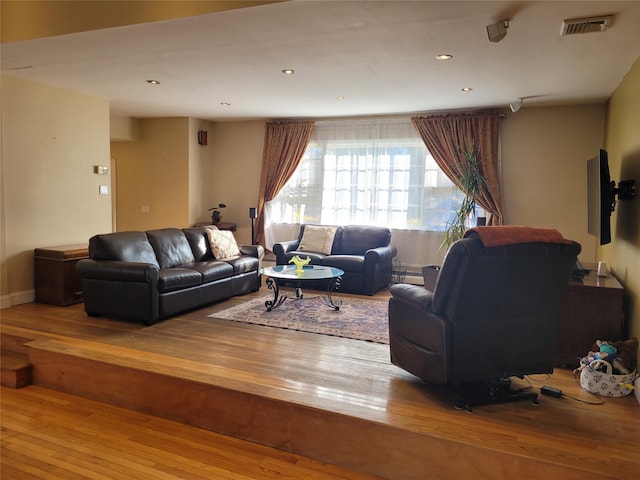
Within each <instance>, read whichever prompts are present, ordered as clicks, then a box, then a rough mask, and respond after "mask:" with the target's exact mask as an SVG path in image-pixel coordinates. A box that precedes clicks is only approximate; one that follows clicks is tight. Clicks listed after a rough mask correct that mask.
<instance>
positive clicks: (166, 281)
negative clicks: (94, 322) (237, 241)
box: [77, 227, 264, 325]
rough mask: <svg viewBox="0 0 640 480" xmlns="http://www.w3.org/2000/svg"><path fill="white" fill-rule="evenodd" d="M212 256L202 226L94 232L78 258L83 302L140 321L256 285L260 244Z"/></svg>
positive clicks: (96, 311)
mask: <svg viewBox="0 0 640 480" xmlns="http://www.w3.org/2000/svg"><path fill="white" fill-rule="evenodd" d="M239 248H240V253H241V254H240V255H238V256H234V257H230V258H214V256H213V253H212V251H211V247H210V244H209V240H208V237H207V233H206V228H204V227H203V228H186V229H182V230H181V229H177V228H165V229H159V230H149V231H146V232H141V231H129V232H116V233H107V234H103V235H95V236H94V237H92V238H91V239H90V240H89V257H90V259H85V260H81V261H80V262H78V266H77V271H78V274H79V275H80V277H81V279H82V291H83V296H84V308H85V311H86V312H87V314H88V315H90V316H99V315H104V316H110V317H119V318H126V319H130V320H137V321H141V322H143V323H144V324H146V325H151V324H153V323H156V322H157V321H158V320H160V319H163V318H166V317H169V316H171V315H175V314H177V313H179V312H182V311H185V310H190V309H194V308H197V307H201V306H203V305H207V304H210V303H213V302H216V301H219V300H222V299H225V298H228V297H231V296H234V295H240V294H243V293H248V292H253V291H257V290H258V289H259V288H260V260H261V259H262V257H263V256H264V249H263V248H262V247H261V246H260V245H250V246H247V245H243V246H240V247H239Z"/></svg>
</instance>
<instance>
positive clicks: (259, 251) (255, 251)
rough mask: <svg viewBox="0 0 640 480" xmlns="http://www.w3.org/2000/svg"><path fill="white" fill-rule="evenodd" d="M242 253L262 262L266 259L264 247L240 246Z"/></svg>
mask: <svg viewBox="0 0 640 480" xmlns="http://www.w3.org/2000/svg"><path fill="white" fill-rule="evenodd" d="M238 248H240V253H241V254H242V255H248V256H250V257H254V258H257V259H258V260H261V259H262V257H264V247H263V246H262V245H240V246H239V247H238Z"/></svg>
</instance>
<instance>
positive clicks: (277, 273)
mask: <svg viewBox="0 0 640 480" xmlns="http://www.w3.org/2000/svg"><path fill="white" fill-rule="evenodd" d="M260 273H262V274H263V275H264V276H266V277H267V279H266V281H265V283H266V284H267V287H268V288H269V290H273V301H271V300H267V301H266V302H264V306H265V307H267V311H268V312H270V311H271V310H273V309H274V308H278V307H279V306H280V305H282V304H283V302H284V301H285V300H286V299H287V298H289V297H287V296H286V295H281V294H280V288H279V286H278V280H282V281H287V282H293V283H295V289H296V297H295V298H296V299H302V298H303V293H302V285H303V284H304V283H305V282H309V281H311V280H329V285H328V286H327V294H326V295H322V296H321V297H320V298H321V299H322V301H323V302H324V303H325V304H326V305H327V306H329V307H331V308H333V309H334V310H340V306H341V305H342V300H339V301H336V300H334V299H333V297H332V295H331V294H332V293H333V292H334V291H336V290H337V289H338V288H339V287H340V283H341V282H342V275H344V271H342V270H340V269H339V268H334V267H324V266H321V265H305V266H304V267H302V271H301V272H299V271H298V267H296V266H295V265H276V266H274V267H265V268H263V269H262V270H261V271H260Z"/></svg>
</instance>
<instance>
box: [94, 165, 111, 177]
mask: <svg viewBox="0 0 640 480" xmlns="http://www.w3.org/2000/svg"><path fill="white" fill-rule="evenodd" d="M93 173H97V174H98V175H108V174H109V167H107V166H106V165H94V166H93Z"/></svg>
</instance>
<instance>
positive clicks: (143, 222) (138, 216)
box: [111, 117, 190, 231]
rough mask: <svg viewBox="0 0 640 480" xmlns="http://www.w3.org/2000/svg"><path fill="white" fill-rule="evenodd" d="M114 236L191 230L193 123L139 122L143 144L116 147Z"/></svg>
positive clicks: (113, 153)
mask: <svg viewBox="0 0 640 480" xmlns="http://www.w3.org/2000/svg"><path fill="white" fill-rule="evenodd" d="M111 157H112V159H113V160H114V161H115V164H116V175H117V177H116V219H117V224H116V230H118V231H125V230H150V229H154V228H165V227H187V226H189V223H190V222H189V220H190V219H189V119H188V118H186V117H180V118H153V119H144V120H142V121H141V122H140V140H139V141H137V142H112V143H111Z"/></svg>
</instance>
